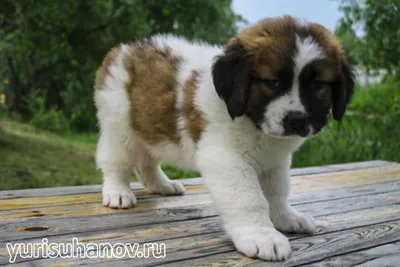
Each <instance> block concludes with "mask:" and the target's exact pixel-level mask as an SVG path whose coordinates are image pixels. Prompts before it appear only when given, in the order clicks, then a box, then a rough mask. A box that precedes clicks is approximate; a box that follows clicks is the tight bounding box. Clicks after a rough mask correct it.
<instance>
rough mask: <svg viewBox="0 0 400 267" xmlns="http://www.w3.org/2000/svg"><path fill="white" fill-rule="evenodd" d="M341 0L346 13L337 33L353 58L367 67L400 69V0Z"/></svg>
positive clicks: (343, 10) (373, 68)
mask: <svg viewBox="0 0 400 267" xmlns="http://www.w3.org/2000/svg"><path fill="white" fill-rule="evenodd" d="M340 3H341V5H340V6H341V10H342V12H343V15H344V17H343V18H342V19H341V20H340V21H339V24H338V27H337V29H336V34H337V35H338V36H339V38H340V39H341V40H342V41H343V44H344V47H345V50H346V52H347V53H348V55H349V57H350V59H352V60H353V61H354V62H355V63H357V64H359V65H363V66H364V67H366V68H367V69H372V70H375V69H385V70H388V71H389V72H392V71H395V70H397V69H398V67H399V66H400V49H399V47H400V27H399V25H400V16H399V12H400V1H398V0H364V1H356V0H341V1H340ZM356 33H359V34H358V36H356Z"/></svg>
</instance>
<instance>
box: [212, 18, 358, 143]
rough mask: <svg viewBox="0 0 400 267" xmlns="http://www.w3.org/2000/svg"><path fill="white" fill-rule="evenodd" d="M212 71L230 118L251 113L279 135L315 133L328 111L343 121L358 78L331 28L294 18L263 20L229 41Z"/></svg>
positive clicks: (263, 126)
mask: <svg viewBox="0 0 400 267" xmlns="http://www.w3.org/2000/svg"><path fill="white" fill-rule="evenodd" d="M212 72H213V82H214V86H215V89H216V91H217V93H218V95H219V96H220V97H221V98H222V99H223V100H224V101H225V103H226V106H227V110H228V113H229V115H230V116H231V118H232V119H235V117H240V116H248V117H249V118H251V119H252V120H253V122H254V124H255V125H256V127H257V128H259V129H261V130H263V131H264V132H265V133H266V134H268V135H271V136H275V137H290V136H300V137H308V136H312V135H314V134H316V133H318V132H320V131H321V130H322V129H323V127H324V126H325V125H326V123H327V117H328V114H329V112H332V115H333V118H334V119H335V120H337V121H340V120H341V119H342V117H343V114H344V112H345V109H346V105H347V104H348V103H349V101H350V98H351V96H352V94H353V89H354V79H355V73H354V71H353V68H352V66H350V65H349V63H348V62H347V61H346V59H345V57H344V54H343V51H342V48H341V45H340V43H339V42H338V40H337V39H336V38H335V37H334V36H333V35H332V34H331V33H330V32H329V31H328V30H327V29H325V28H324V27H323V26H321V25H319V24H315V23H308V22H304V21H301V20H298V19H295V18H292V17H289V16H285V17H280V18H269V19H264V20H262V21H260V22H259V23H257V24H255V25H253V26H251V27H249V28H247V29H245V30H243V31H242V32H240V33H239V34H238V35H237V36H236V37H234V38H232V39H230V40H229V41H228V42H227V44H226V46H225V49H224V53H223V54H222V55H220V56H219V57H217V58H216V61H215V62H214V64H213V70H212Z"/></svg>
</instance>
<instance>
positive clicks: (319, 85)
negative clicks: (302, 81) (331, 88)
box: [310, 80, 329, 91]
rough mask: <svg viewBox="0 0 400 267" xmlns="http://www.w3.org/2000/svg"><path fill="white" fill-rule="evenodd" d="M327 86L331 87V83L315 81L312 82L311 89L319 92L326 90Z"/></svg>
mask: <svg viewBox="0 0 400 267" xmlns="http://www.w3.org/2000/svg"><path fill="white" fill-rule="evenodd" d="M326 85H329V82H324V81H319V80H314V81H312V82H311V84H310V87H311V90H313V91H318V90H320V89H322V88H324V87H325V86H326Z"/></svg>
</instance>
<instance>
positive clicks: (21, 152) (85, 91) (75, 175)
mask: <svg viewBox="0 0 400 267" xmlns="http://www.w3.org/2000/svg"><path fill="white" fill-rule="evenodd" d="M283 14H289V15H294V16H299V17H304V18H306V19H308V20H311V21H314V22H318V23H321V24H323V25H325V26H326V27H327V28H328V29H330V30H332V31H333V32H334V33H335V34H336V35H337V37H338V38H339V39H340V40H341V41H342V43H343V45H344V47H345V49H346V53H347V56H348V58H349V60H350V61H351V62H352V63H353V64H355V65H356V66H357V70H358V73H359V79H358V84H357V92H356V94H355V96H354V98H353V101H352V103H351V105H350V106H349V108H348V112H347V113H346V115H345V118H344V120H343V122H342V123H340V124H338V123H336V122H334V121H333V120H331V121H330V123H329V126H328V128H327V129H326V131H325V132H324V133H323V134H322V135H321V136H318V137H315V138H313V139H312V140H310V141H308V142H307V143H306V144H305V145H304V146H303V147H302V148H301V149H300V150H299V151H298V152H297V153H296V154H295V155H294V160H293V166H294V167H306V166H316V165H326V164H334V163H345V162H355V161H366V160H374V159H380V160H388V161H400V138H399V135H400V89H399V87H400V86H399V85H400V67H399V66H400V65H399V60H400V27H399V25H400V15H399V14H400V1H399V0H359V1H357V0H350V1H346V0H336V1H335V0H232V1H231V0H103V1H102V0H64V1H58V0H1V2H0V58H1V62H2V64H0V190H4V189H21V188H33V187H52V186H67V185H83V184H99V183H101V173H100V172H98V171H96V169H95V164H94V151H95V145H96V141H97V127H96V117H95V108H94V105H93V100H92V97H93V81H94V74H95V71H96V68H97V67H98V66H99V64H100V62H101V60H102V58H103V57H104V55H105V54H106V52H107V51H108V50H109V49H110V48H111V47H113V46H114V45H116V44H118V43H119V42H124V41H130V40H133V39H135V38H140V37H146V36H150V35H152V34H155V33H160V32H163V33H166V32H168V33H175V34H177V35H182V36H185V37H187V38H188V39H198V40H204V41H207V42H209V43H212V44H223V43H224V41H225V40H226V39H227V38H228V37H231V36H233V35H235V34H236V33H237V31H238V30H240V29H241V28H243V27H245V26H246V25H248V24H249V23H254V22H257V21H258V20H259V19H262V18H263V17H266V16H279V15H283ZM163 168H164V170H165V171H166V173H167V174H168V176H170V177H171V178H173V179H179V178H188V177H195V176H197V175H198V174H197V173H192V172H183V171H181V170H177V169H175V168H172V167H169V166H163ZM133 179H135V178H134V177H133Z"/></svg>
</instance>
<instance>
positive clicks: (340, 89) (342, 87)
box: [332, 61, 356, 121]
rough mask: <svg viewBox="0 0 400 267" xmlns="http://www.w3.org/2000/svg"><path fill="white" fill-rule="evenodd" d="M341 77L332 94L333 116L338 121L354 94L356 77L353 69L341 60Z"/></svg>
mask: <svg viewBox="0 0 400 267" xmlns="http://www.w3.org/2000/svg"><path fill="white" fill-rule="evenodd" d="M341 69H342V74H341V79H340V82H339V83H338V85H337V86H336V88H334V90H333V92H332V95H333V107H332V114H333V118H334V119H335V120H337V121H340V120H341V119H342V117H343V115H344V112H345V111H346V106H347V104H348V103H349V102H350V99H351V97H352V96H353V94H354V83H355V79H356V73H355V69H354V68H353V67H352V66H351V65H350V64H349V63H348V62H347V61H342V62H341Z"/></svg>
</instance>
